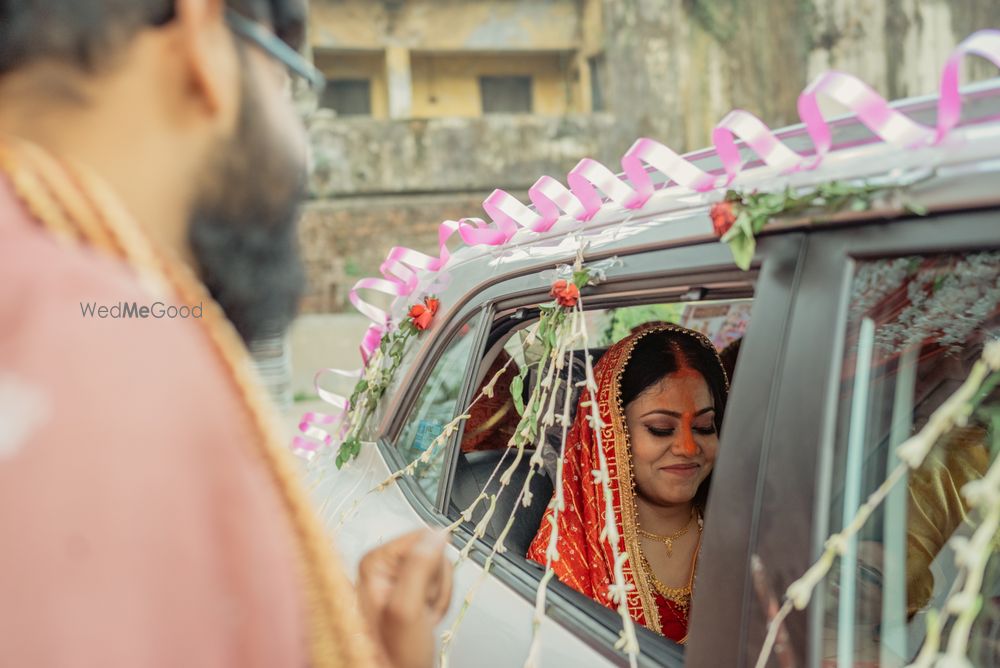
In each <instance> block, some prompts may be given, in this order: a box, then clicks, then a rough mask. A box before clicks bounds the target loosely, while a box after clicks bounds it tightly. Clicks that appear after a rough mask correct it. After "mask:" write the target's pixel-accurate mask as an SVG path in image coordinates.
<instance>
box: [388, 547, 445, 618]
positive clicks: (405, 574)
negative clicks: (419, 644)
mask: <svg viewBox="0 0 1000 668" xmlns="http://www.w3.org/2000/svg"><path fill="white" fill-rule="evenodd" d="M446 540H447V534H444V533H440V534H438V533H430V532H427V533H426V534H425V535H424V536H423V537H422V538H421V539H420V540H418V541H417V542H416V543H415V544H414V545H413V547H412V548H411V549H410V551H409V552H408V553H407V554H406V555H405V556H404V557H403V563H402V564H401V565H400V570H399V573H400V575H401V577H399V578H398V579H397V580H396V587H395V589H394V591H393V592H392V596H391V599H390V601H389V605H388V606H387V609H386V612H387V613H388V614H389V615H390V616H391V617H392V618H393V621H394V622H397V623H406V622H407V621H409V620H411V619H416V618H418V617H422V616H424V615H426V614H427V609H428V606H429V603H430V601H429V600H428V594H429V593H430V592H431V590H432V589H433V587H434V586H435V585H436V584H437V585H438V586H439V587H440V584H441V583H443V582H444V581H443V579H442V577H443V573H444V572H445V571H447V570H449V569H447V568H446V567H445V566H444V563H443V560H442V552H443V550H444V545H445V542H446Z"/></svg>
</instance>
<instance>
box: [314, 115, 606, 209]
mask: <svg viewBox="0 0 1000 668" xmlns="http://www.w3.org/2000/svg"><path fill="white" fill-rule="evenodd" d="M613 125H614V119H613V118H611V117H610V116H608V115H605V114H588V115H573V116H562V117H558V118H546V117H543V116H535V115H496V116H493V115H490V116H483V117H481V118H476V119H467V118H438V119H429V120H408V121H404V120H399V121H384V120H378V119H372V118H360V117H350V118H336V117H324V116H323V115H319V116H317V117H316V118H314V119H313V121H312V124H311V130H310V135H311V139H312V146H313V160H314V163H315V165H314V169H313V180H312V192H313V195H314V196H315V197H318V198H331V197H332V198H334V199H336V198H339V197H342V196H362V195H372V196H375V195H378V196H381V195H382V194H385V193H394V194H405V193H428V192H431V193H447V192H484V193H487V194H488V193H489V192H490V191H491V190H493V189H494V188H513V189H518V188H522V189H527V188H528V186H530V185H531V184H532V183H533V182H534V181H535V180H536V179H537V178H538V177H540V176H541V175H542V174H551V175H553V176H555V177H557V178H561V177H562V176H564V175H565V173H566V172H567V171H568V170H569V169H570V168H572V167H573V165H574V164H576V162H577V161H579V159H580V158H581V157H584V156H596V157H604V158H605V159H611V158H613V157H614V155H613V153H612V152H611V151H610V150H609V145H608V144H607V143H606V141H605V138H606V137H607V136H608V134H609V132H610V131H611V129H612V127H613ZM373 205H375V202H373Z"/></svg>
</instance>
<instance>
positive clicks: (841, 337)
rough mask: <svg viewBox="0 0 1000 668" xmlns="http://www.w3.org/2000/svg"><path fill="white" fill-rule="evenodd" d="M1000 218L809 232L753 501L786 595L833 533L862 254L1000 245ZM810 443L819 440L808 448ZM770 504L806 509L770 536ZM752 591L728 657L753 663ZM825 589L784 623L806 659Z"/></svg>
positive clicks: (759, 534) (764, 552)
mask: <svg viewBox="0 0 1000 668" xmlns="http://www.w3.org/2000/svg"><path fill="white" fill-rule="evenodd" d="M998 216H1000V212H998V211H997V210H996V209H990V208H986V209H978V210H977V209H972V210H967V211H953V212H946V213H941V214H936V215H934V216H932V217H927V218H915V217H913V218H903V219H897V220H891V221H866V220H860V221H858V223H857V224H854V225H839V226H837V227H830V228H817V229H815V230H811V231H808V232H807V233H806V240H805V243H804V245H803V254H804V256H803V261H802V263H801V266H802V274H801V280H800V283H799V286H798V288H797V289H796V291H795V294H794V301H793V304H792V311H791V318H790V321H789V330H788V337H787V345H786V347H785V350H784V353H783V361H782V365H781V371H780V374H779V375H776V376H775V378H776V380H777V387H778V391H777V395H776V396H775V398H774V400H773V403H772V405H773V406H774V407H775V413H774V417H773V429H772V430H771V432H770V433H771V438H770V439H769V440H768V441H767V443H766V445H765V447H763V448H762V452H761V463H760V465H759V468H758V476H759V478H760V482H761V484H762V486H761V495H760V496H759V497H758V498H757V499H756V501H755V504H754V509H753V515H754V521H753V529H752V536H751V544H750V546H751V549H752V551H753V552H754V553H755V554H759V555H761V559H762V562H763V564H764V566H765V568H766V569H767V573H768V574H769V576H770V584H771V586H772V587H773V589H774V591H776V592H777V593H778V595H779V596H780V595H781V594H783V592H784V590H785V588H787V586H788V584H790V582H791V581H792V580H793V579H795V578H797V577H799V576H800V575H801V574H802V573H804V572H805V570H806V569H807V568H808V567H809V566H810V565H811V564H812V562H813V561H815V559H816V558H818V557H819V555H820V554H821V552H822V550H823V543H824V541H825V539H826V536H827V535H828V531H829V516H830V503H831V490H832V486H833V480H832V476H833V473H834V457H835V456H836V453H835V451H834V448H835V443H836V426H837V410H838V397H839V391H840V380H841V368H842V363H843V351H844V346H845V340H846V328H847V317H848V310H849V307H850V295H851V282H852V279H853V276H854V273H855V267H856V261H857V260H860V259H873V258H883V257H893V256H899V255H917V254H939V253H949V252H973V251H978V250H996V249H1000V226H998V225H997V222H998V221H997V217H998ZM751 322H752V321H751ZM737 378H739V374H737ZM803 443H815V444H816V445H815V447H812V448H807V447H802V444H803ZM810 471H811V472H812V475H809V474H808V472H810ZM772 508H785V509H787V508H800V509H801V510H800V511H799V513H798V515H797V516H794V517H791V516H786V517H784V518H783V519H782V521H781V523H780V524H781V532H780V535H778V533H777V531H776V530H775V531H774V532H771V533H770V534H766V533H764V531H765V529H763V528H762V524H765V525H766V522H764V521H763V520H762V518H764V517H765V516H766V515H767V514H768V513H769V509H772ZM803 547H805V548H806V549H803ZM776 576H780V577H776ZM747 577H748V578H749V573H748V574H747ZM744 592H745V596H744V601H743V605H742V611H743V617H744V622H743V624H742V627H741V630H740V634H739V636H738V641H737V642H735V643H733V647H734V648H735V651H736V652H738V653H737V654H734V653H733V652H728V653H725V655H722V656H720V657H719V659H720V660H725V661H726V662H727V663H726V665H742V664H743V663H745V662H748V661H753V660H754V659H755V658H756V653H757V651H758V650H759V647H760V642H761V640H762V637H763V634H762V633H761V631H762V628H761V625H760V624H758V623H757V621H756V620H757V616H755V615H754V614H753V610H752V608H751V606H754V605H758V604H757V602H756V601H755V598H754V596H755V595H754V594H753V592H752V590H751V589H747V588H745V589H744ZM824 597H825V590H824V585H823V583H821V584H820V586H819V587H818V588H817V590H816V592H815V593H814V595H813V597H812V601H811V603H810V606H809V608H808V610H807V612H806V614H805V615H804V616H803V615H801V614H797V615H792V616H791V617H790V618H789V620H787V622H786V628H787V629H788V630H789V635H790V638H791V643H792V647H793V650H794V652H795V656H796V658H797V659H799V660H800V661H801V660H804V661H805V665H807V666H819V665H820V664H821V662H822V656H821V650H822V647H821V645H822V643H821V638H822V630H823V628H822V624H823V609H822V605H823V601H824ZM803 617H804V618H803ZM720 665H722V664H720Z"/></svg>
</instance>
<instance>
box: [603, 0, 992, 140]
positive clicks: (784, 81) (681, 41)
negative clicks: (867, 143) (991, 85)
mask: <svg viewBox="0 0 1000 668" xmlns="http://www.w3.org/2000/svg"><path fill="white" fill-rule="evenodd" d="M603 9H604V11H603V22H604V28H605V44H606V46H607V58H608V69H609V72H610V82H609V89H610V92H611V94H610V99H611V108H610V111H611V112H612V113H613V114H614V115H615V117H616V118H618V119H619V121H620V123H619V124H618V127H619V128H620V132H619V133H618V137H617V138H616V144H617V145H618V146H620V147H622V148H623V149H624V148H625V147H627V146H628V143H629V142H630V140H631V138H632V137H634V136H635V135H649V136H652V137H656V138H658V139H660V140H664V141H666V143H668V144H670V145H671V146H672V147H674V148H678V149H686V150H691V149H695V148H699V147H702V146H706V145H708V144H709V141H710V136H711V128H712V126H713V125H714V124H715V123H716V122H717V121H718V120H719V119H720V118H721V117H722V115H724V114H725V113H726V112H727V111H729V110H730V109H732V108H737V107H738V108H744V109H748V110H750V111H752V112H754V113H755V114H757V115H758V116H760V117H761V118H763V119H764V120H765V121H766V122H767V123H768V124H770V125H772V126H780V125H785V124H788V123H794V122H798V114H797V113H796V104H795V103H796V99H797V97H798V95H799V93H800V92H801V91H802V89H803V88H805V86H806V85H807V84H808V83H809V81H810V80H812V78H813V77H815V76H816V75H817V74H819V73H821V72H823V71H825V70H828V69H834V68H835V69H841V70H845V71H847V72H850V73H853V74H856V75H858V76H860V77H861V78H862V79H864V80H865V81H867V82H868V83H869V84H871V85H872V86H874V87H875V89H876V90H878V91H879V92H880V93H882V94H883V95H884V96H887V97H890V98H899V97H906V96H910V95H917V94H923V93H930V92H933V91H935V90H936V88H937V79H938V76H939V73H940V69H941V66H942V64H943V63H944V60H945V58H946V57H947V55H948V53H949V52H950V50H951V49H952V48H954V46H955V45H956V44H957V43H958V42H959V41H961V40H962V39H963V38H964V37H966V36H967V35H969V34H970V33H972V32H973V31H975V30H976V29H979V28H987V27H1000V2H996V1H995V0H953V1H949V0H768V2H744V1H741V0H604V1H603ZM968 71H969V73H970V74H971V78H983V77H984V76H995V75H996V68H992V67H991V66H989V65H987V64H985V63H974V64H972V65H971V67H969V70H968Z"/></svg>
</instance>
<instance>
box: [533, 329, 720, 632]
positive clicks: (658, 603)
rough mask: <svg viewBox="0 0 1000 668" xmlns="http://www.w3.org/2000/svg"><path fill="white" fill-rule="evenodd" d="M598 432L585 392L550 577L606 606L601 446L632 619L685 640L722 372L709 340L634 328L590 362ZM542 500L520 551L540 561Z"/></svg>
mask: <svg viewBox="0 0 1000 668" xmlns="http://www.w3.org/2000/svg"><path fill="white" fill-rule="evenodd" d="M594 376H595V380H596V382H597V391H598V395H597V404H598V411H599V414H600V417H601V420H602V422H603V423H604V427H603V429H602V430H601V432H600V434H599V435H598V434H596V433H595V431H594V429H593V428H592V426H591V424H590V422H589V421H588V419H587V417H588V416H589V415H590V406H589V403H586V402H588V401H589V399H590V397H589V396H588V394H587V393H584V395H583V396H581V398H580V400H579V402H578V406H577V411H576V418H575V420H574V423H573V426H572V429H571V430H570V432H569V435H568V437H567V440H566V444H565V447H564V467H563V478H562V492H563V497H564V501H565V509H564V510H563V511H561V512H559V514H558V527H559V532H558V540H557V547H558V551H559V559H558V560H557V561H554V562H553V563H552V568H553V570H554V571H555V574H556V577H558V578H559V580H561V581H562V582H563V583H565V584H566V585H568V586H570V587H572V588H573V589H576V590H577V591H579V592H580V593H582V594H585V595H587V596H589V597H590V598H592V599H594V600H595V601H597V602H598V603H601V604H603V605H605V606H607V607H609V608H614V607H615V604H614V603H613V602H612V601H611V599H610V595H609V587H610V586H611V585H612V583H613V582H614V570H613V566H614V561H613V557H612V554H613V553H612V549H611V546H610V544H609V543H608V542H607V539H606V538H605V539H604V540H602V538H601V534H602V532H603V530H604V528H605V523H606V516H605V512H604V510H605V500H604V495H603V492H602V488H601V485H600V483H599V482H598V481H597V480H595V476H594V475H593V471H595V470H598V469H599V468H600V465H599V459H598V451H597V448H598V447H600V448H602V449H603V451H604V456H605V457H606V458H607V464H608V470H609V473H610V474H611V478H610V488H611V493H612V497H613V501H614V509H615V518H614V519H615V522H616V523H617V527H618V534H619V536H620V542H619V545H618V549H619V552H627V553H628V555H629V558H628V560H627V561H626V563H625V565H624V572H625V581H626V585H631V586H630V587H628V589H629V592H628V596H627V602H628V610H629V613H630V614H631V616H632V618H633V619H634V620H635V621H636V622H637V623H640V624H643V625H644V626H647V627H649V628H650V629H652V630H654V631H656V632H658V633H661V634H663V635H664V636H666V637H667V638H670V639H671V640H674V641H675V642H678V643H681V644H683V643H684V642H685V641H686V640H687V630H688V616H689V612H690V603H691V595H692V591H693V588H694V585H695V574H696V572H697V567H698V554H699V550H700V547H701V532H702V515H703V513H704V508H705V499H706V496H707V493H708V486H709V482H710V480H711V473H712V467H713V465H714V463H715V457H716V454H717V452H718V447H719V425H721V424H722V415H723V411H724V410H725V404H726V395H727V393H728V380H727V378H726V372H725V371H724V370H723V366H722V362H721V361H720V360H719V355H718V353H717V352H716V350H715V347H714V346H713V345H712V343H711V342H710V341H709V340H708V339H707V338H706V337H705V336H703V335H701V334H699V333H698V332H694V331H692V330H689V329H685V328H682V327H678V326H675V325H657V326H651V327H647V328H644V329H641V330H639V331H637V332H636V333H634V334H632V335H631V336H629V337H628V338H626V339H623V340H622V341H619V342H618V343H616V344H615V345H614V346H612V347H611V348H610V349H609V350H608V351H607V352H606V353H605V354H604V355H603V356H602V357H601V360H600V362H598V364H597V366H596V367H595V368H594ZM553 513H554V509H553V508H551V507H550V508H549V509H548V510H547V511H546V514H545V517H544V518H543V520H542V524H541V527H540V528H539V531H538V533H537V535H536V536H535V539H534V541H532V544H531V548H530V549H529V551H528V558H529V559H532V560H534V561H537V562H539V563H542V564H544V563H545V552H546V549H547V547H548V544H549V539H550V537H551V534H552V530H553V521H552V517H553Z"/></svg>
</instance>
